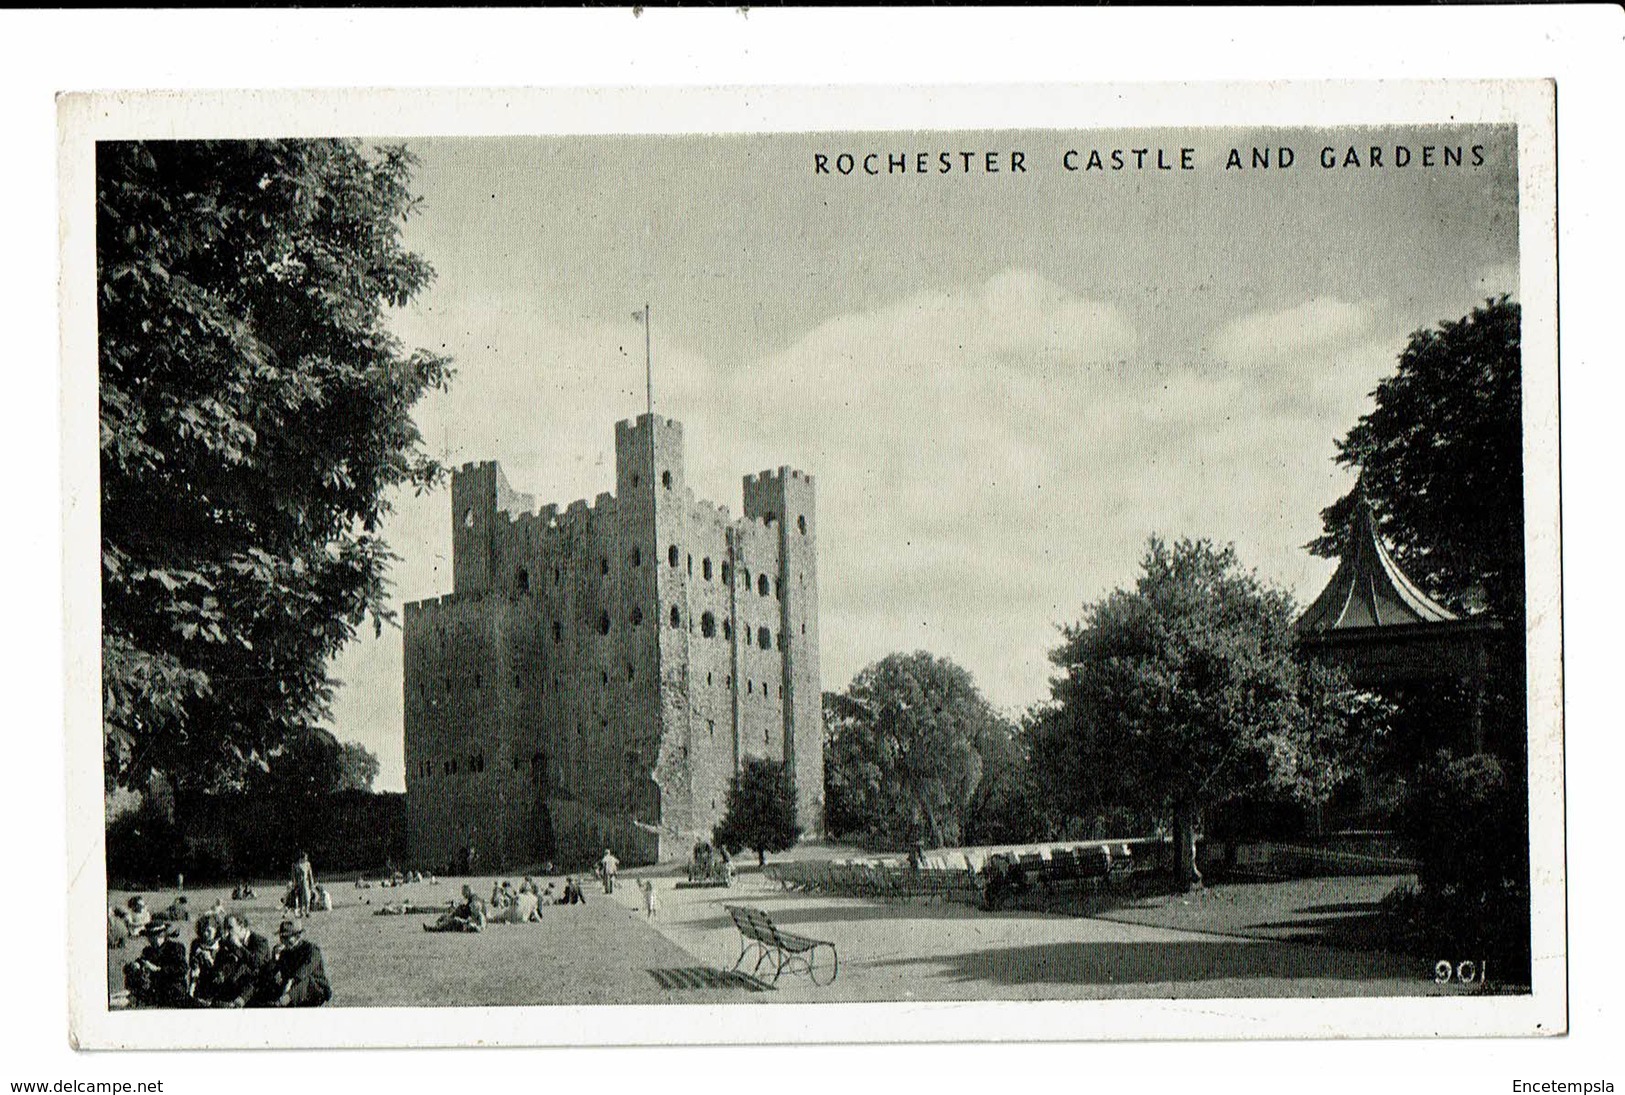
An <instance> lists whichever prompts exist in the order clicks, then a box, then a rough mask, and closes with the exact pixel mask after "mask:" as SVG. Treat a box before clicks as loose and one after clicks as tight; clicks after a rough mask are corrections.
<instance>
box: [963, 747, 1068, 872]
mask: <svg viewBox="0 0 1625 1095" xmlns="http://www.w3.org/2000/svg"><path fill="white" fill-rule="evenodd" d="M975 745H976V755H977V756H978V757H979V758H980V759H981V762H982V778H981V779H979V780H978V781H977V783H976V789H975V790H974V791H972V792H971V797H970V801H969V802H968V803H966V804H965V813H964V825H963V828H964V832H963V840H964V842H965V843H966V844H1006V843H1020V842H1024V841H1030V840H1043V839H1047V838H1049V837H1050V836H1053V835H1055V834H1054V833H1053V832H1051V831H1050V826H1049V825H1048V822H1047V819H1046V818H1045V811H1044V810H1043V808H1042V803H1041V799H1040V794H1039V788H1038V784H1037V782H1036V780H1035V779H1034V777H1033V767H1032V760H1031V758H1030V757H1029V756H1028V737H1027V734H1026V732H1025V727H1024V726H1018V725H1016V724H1014V723H1011V722H1010V721H1008V720H1006V719H995V720H993V721H991V722H989V723H987V724H986V725H985V726H984V727H983V729H982V731H981V733H980V734H979V735H978V736H977V738H976V742H975Z"/></svg>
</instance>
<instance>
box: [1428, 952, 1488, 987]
mask: <svg viewBox="0 0 1625 1095" xmlns="http://www.w3.org/2000/svg"><path fill="white" fill-rule="evenodd" d="M1488 980H1489V963H1488V962H1486V961H1484V960H1483V959H1482V958H1480V959H1478V960H1477V961H1473V960H1472V959H1468V960H1467V961H1465V962H1447V961H1444V960H1443V959H1441V960H1439V961H1438V962H1435V963H1434V964H1433V983H1434V984H1436V985H1484V984H1487V983H1488Z"/></svg>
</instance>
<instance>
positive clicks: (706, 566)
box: [700, 558, 711, 582]
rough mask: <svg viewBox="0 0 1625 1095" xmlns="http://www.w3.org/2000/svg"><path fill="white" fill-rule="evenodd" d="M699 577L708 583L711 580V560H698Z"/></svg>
mask: <svg viewBox="0 0 1625 1095" xmlns="http://www.w3.org/2000/svg"><path fill="white" fill-rule="evenodd" d="M700 577H702V578H704V579H705V580H706V581H708V582H709V581H710V580H711V560H710V559H708V558H707V559H701V560H700Z"/></svg>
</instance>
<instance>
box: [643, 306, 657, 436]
mask: <svg viewBox="0 0 1625 1095" xmlns="http://www.w3.org/2000/svg"><path fill="white" fill-rule="evenodd" d="M653 324H654V314H653V313H652V312H650V311H649V305H648V304H647V303H645V304H644V306H643V390H644V397H645V400H646V402H647V408H646V409H647V410H648V412H649V417H650V418H653V417H654V413H655V374H654V357H653V353H652V348H653V346H654V336H653V335H652V334H651V333H650V331H649V328H650V327H651V326H652V325H653Z"/></svg>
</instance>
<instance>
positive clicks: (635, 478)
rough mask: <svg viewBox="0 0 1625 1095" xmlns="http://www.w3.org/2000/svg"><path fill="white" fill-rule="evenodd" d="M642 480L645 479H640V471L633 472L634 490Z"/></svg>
mask: <svg viewBox="0 0 1625 1095" xmlns="http://www.w3.org/2000/svg"><path fill="white" fill-rule="evenodd" d="M641 482H643V480H641V479H639V478H638V473H637V472H633V473H632V487H633V489H634V490H636V489H637V485H638V484H639V483H641Z"/></svg>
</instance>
